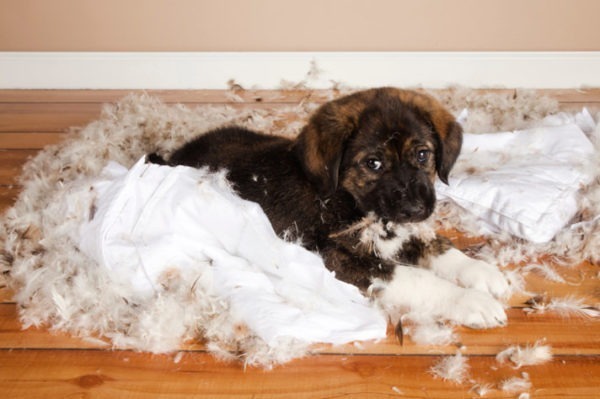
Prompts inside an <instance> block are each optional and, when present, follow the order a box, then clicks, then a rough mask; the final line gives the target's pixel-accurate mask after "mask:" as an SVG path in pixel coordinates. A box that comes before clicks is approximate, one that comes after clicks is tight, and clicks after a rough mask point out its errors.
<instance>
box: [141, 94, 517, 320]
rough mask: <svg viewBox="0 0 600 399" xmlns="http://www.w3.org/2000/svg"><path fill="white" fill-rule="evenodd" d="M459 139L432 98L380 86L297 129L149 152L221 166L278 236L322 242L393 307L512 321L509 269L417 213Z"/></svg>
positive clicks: (331, 258)
mask: <svg viewBox="0 0 600 399" xmlns="http://www.w3.org/2000/svg"><path fill="white" fill-rule="evenodd" d="M461 143H462V129H461V127H460V125H459V124H458V123H457V122H456V121H455V120H454V118H453V116H452V115H451V114H450V113H449V112H448V111H446V110H445V109H444V108H443V107H442V106H441V105H440V104H439V103H438V102H437V101H436V100H435V99H433V98H432V97H429V96H427V95H425V94H422V93H418V92H414V91H405V90H399V89H395V88H378V89H371V90H366V91H361V92H357V93H354V94H351V95H348V96H345V97H341V98H339V99H336V100H334V101H331V102H328V103H326V104H324V105H322V106H321V107H320V108H319V109H318V110H317V111H316V112H315V113H314V114H313V115H312V117H311V118H310V120H309V121H308V123H307V124H306V126H304V128H303V129H302V131H301V133H300V134H299V136H298V137H297V138H295V139H288V138H283V137H277V136H269V135H264V134H260V133H257V132H253V131H249V130H247V129H244V128H240V127H227V128H222V129H218V130H215V131H212V132H208V133H205V134H203V135H201V136H199V137H197V138H196V139H194V140H193V141H191V142H189V143H187V144H185V145H184V146H183V147H181V148H179V149H178V150H176V151H175V152H174V153H173V154H172V155H171V156H170V158H169V159H168V160H167V161H163V160H162V158H160V157H159V156H157V155H152V156H150V160H151V161H152V162H157V163H166V164H168V165H187V166H192V167H203V166H208V167H209V168H211V169H214V170H217V169H222V168H224V169H226V170H227V171H228V178H229V180H230V181H231V182H232V184H233V186H234V188H235V190H236V191H237V192H238V193H239V195H240V196H241V197H243V198H245V199H247V200H250V201H254V202H257V203H259V204H260V205H261V206H262V208H263V210H264V212H265V213H266V214H267V216H268V217H269V219H270V221H271V223H272V225H273V227H274V229H275V231H276V232H277V233H278V234H279V235H280V236H282V237H285V238H287V239H299V240H300V241H301V242H302V244H303V245H304V246H305V247H306V248H308V249H310V250H313V251H317V252H319V253H320V254H321V255H322V256H323V258H324V261H325V264H326V266H327V267H328V268H329V269H330V270H332V271H334V272H335V274H336V277H337V278H339V279H340V280H343V281H345V282H348V283H351V284H354V285H356V286H357V287H359V288H360V289H362V290H364V291H368V292H369V293H371V294H372V295H375V296H376V297H377V299H378V300H379V302H380V303H381V304H382V305H383V307H384V308H386V309H387V310H388V311H389V312H392V313H393V312H396V313H397V312H400V311H411V312H414V313H424V314H427V315H429V316H430V317H435V318H440V319H445V320H449V321H451V322H454V323H458V324H463V325H466V326H469V327H472V328H489V327H497V326H501V325H504V324H505V323H506V315H505V312H504V309H503V306H502V305H501V303H500V302H499V301H497V300H496V299H495V298H494V297H503V296H505V295H506V294H507V292H508V284H507V282H506V280H505V278H504V276H503V274H502V273H501V272H500V271H499V270H498V269H497V268H496V267H494V266H491V265H489V264H486V263H484V262H481V261H477V260H474V259H471V258H469V257H467V256H465V255H464V254H462V253H461V252H460V251H458V250H456V249H454V248H453V247H452V245H451V244H450V243H449V242H448V241H447V240H446V239H444V238H441V237H438V236H437V235H436V234H435V232H433V231H432V230H431V229H430V228H429V227H427V226H428V225H426V224H423V223H419V222H421V221H424V220H425V219H427V218H428V217H429V216H430V215H431V214H432V212H433V210H434V206H435V199H436V198H435V191H434V180H435V179H436V176H437V177H439V178H440V179H441V180H442V181H443V182H445V183H447V181H448V174H449V172H450V169H451V168H452V166H453V164H454V162H455V161H456V158H457V157H458V154H459V152H460V147H461Z"/></svg>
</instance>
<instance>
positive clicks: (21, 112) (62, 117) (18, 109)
mask: <svg viewBox="0 0 600 399" xmlns="http://www.w3.org/2000/svg"><path fill="white" fill-rule="evenodd" d="M188 105H189V104H188ZM103 106H104V104H100V103H47V104H46V103H0V133H2V132H5V133H20V132H23V133H34V132H58V133H60V132H65V131H67V130H68V129H69V128H71V127H82V126H85V125H87V124H88V123H90V122H92V121H94V120H96V119H98V117H99V116H100V113H101V110H102V107H103ZM197 106H225V105H219V104H197ZM227 107H230V108H234V109H248V108H252V109H269V110H272V109H277V108H279V109H281V108H290V107H293V106H292V105H290V104H284V103H282V104H275V103H270V104H265V103H256V104H248V103H230V104H227ZM290 109H291V108H290Z"/></svg>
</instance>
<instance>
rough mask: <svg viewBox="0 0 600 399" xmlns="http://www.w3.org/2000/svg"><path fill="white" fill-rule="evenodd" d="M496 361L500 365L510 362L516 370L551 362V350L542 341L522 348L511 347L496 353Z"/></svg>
mask: <svg viewBox="0 0 600 399" xmlns="http://www.w3.org/2000/svg"><path fill="white" fill-rule="evenodd" d="M496 360H497V361H498V362H500V363H505V362H507V361H510V362H512V363H513V364H514V365H515V368H516V369H518V368H521V367H522V366H535V365H538V364H543V363H546V362H549V361H550V360H552V348H551V347H550V346H549V345H543V344H542V341H537V342H536V343H535V344H533V345H526V346H524V347H522V346H518V345H513V346H510V347H508V348H506V349H505V350H503V351H502V352H500V353H498V354H497V355H496Z"/></svg>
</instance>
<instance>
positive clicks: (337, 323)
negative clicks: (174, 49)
mask: <svg viewBox="0 0 600 399" xmlns="http://www.w3.org/2000/svg"><path fill="white" fill-rule="evenodd" d="M92 186H93V190H95V192H96V201H95V209H96V210H95V212H94V214H93V215H92V216H93V217H92V218H91V220H86V221H84V222H83V223H82V225H81V227H80V236H79V244H78V245H79V248H80V249H81V250H82V251H83V252H84V253H86V254H88V255H89V256H91V257H92V258H93V259H95V260H96V261H97V262H98V263H99V264H101V265H102V266H104V267H106V268H107V269H108V270H109V271H110V272H111V273H113V274H114V276H115V278H118V279H119V280H120V281H123V280H125V281H128V282H130V283H131V284H132V287H133V289H135V290H136V291H137V292H139V293H142V294H144V293H145V294H147V295H153V294H154V293H156V292H159V291H160V290H161V287H160V285H159V284H158V283H157V281H158V279H159V278H160V276H161V274H162V273H164V272H165V271H167V270H169V269H173V268H175V269H178V270H181V271H185V270H188V269H190V268H205V270H208V271H209V272H210V273H211V275H212V278H213V288H214V293H215V294H216V295H217V296H219V297H221V298H222V299H224V300H226V301H227V302H228V303H229V305H230V309H231V311H232V312H234V314H235V316H236V317H237V318H238V319H239V320H241V321H242V322H244V323H245V324H246V325H247V326H248V327H249V328H250V329H251V330H252V331H254V333H256V334H257V335H258V336H259V337H261V338H262V339H264V340H265V341H266V342H267V343H269V344H272V345H274V344H275V343H276V342H277V340H278V339H280V338H290V337H291V338H295V339H298V340H300V341H303V342H308V343H312V342H325V343H333V344H341V343H346V342H350V341H355V340H370V339H381V338H384V337H385V334H386V327H387V320H386V318H385V317H384V315H383V314H382V312H381V311H380V310H379V309H377V308H376V307H375V306H372V305H371V304H370V303H369V301H368V300H367V299H366V298H365V297H364V296H362V295H361V293H360V292H359V290H358V289H357V288H356V287H355V286H353V285H349V284H346V283H344V282H341V281H339V280H336V279H335V277H334V275H333V274H332V273H331V272H330V271H328V270H327V269H326V268H325V266H324V264H323V261H322V259H321V258H320V257H319V256H318V255H316V254H314V253H312V252H310V251H308V250H306V249H305V248H303V247H301V246H300V245H297V244H294V243H290V242H286V241H284V240H282V239H280V238H279V237H278V236H277V235H276V234H275V232H274V230H273V229H272V227H271V224H270V222H269V220H268V219H267V217H266V215H265V214H264V213H263V211H262V209H261V208H260V206H259V205H258V204H256V203H252V202H249V201H245V200H243V199H241V198H240V197H239V196H237V195H236V194H235V193H234V192H233V191H232V190H231V188H230V187H229V185H228V183H227V181H226V179H225V174H224V173H209V172H208V171H207V170H205V169H200V170H199V169H194V168H189V167H183V166H178V167H168V166H159V165H153V164H146V163H145V160H144V158H142V159H140V160H139V161H138V162H137V163H136V164H135V165H134V166H133V167H132V168H131V169H130V170H127V169H126V168H124V167H123V166H121V165H118V164H116V163H110V164H109V165H108V166H106V168H105V169H104V171H103V173H102V175H101V177H100V178H98V179H97V180H96V181H95V182H94V183H93V185H92Z"/></svg>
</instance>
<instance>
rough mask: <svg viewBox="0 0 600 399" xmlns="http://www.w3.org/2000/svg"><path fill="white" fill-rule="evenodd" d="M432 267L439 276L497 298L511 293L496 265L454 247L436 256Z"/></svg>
mask: <svg viewBox="0 0 600 399" xmlns="http://www.w3.org/2000/svg"><path fill="white" fill-rule="evenodd" d="M431 268H432V270H433V272H434V273H435V274H436V275H438V276H439V277H442V278H444V279H446V280H448V281H451V282H454V283H456V284H458V285H460V286H461V287H465V288H473V289H476V290H479V291H483V292H487V293H489V294H491V295H493V296H494V297H496V298H506V297H508V296H509V294H510V287H509V284H508V281H507V280H506V277H505V276H504V274H503V273H502V272H501V271H500V270H499V269H498V268H497V267H496V266H493V265H490V264H489V263H487V262H484V261H481V260H477V259H473V258H470V257H468V256H466V255H465V254H463V253H462V252H460V251H459V250H457V249H454V248H453V249H450V250H449V251H447V252H446V253H444V254H443V255H441V256H439V257H437V258H434V259H433V260H432V265H431Z"/></svg>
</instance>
